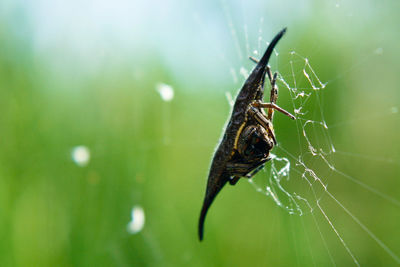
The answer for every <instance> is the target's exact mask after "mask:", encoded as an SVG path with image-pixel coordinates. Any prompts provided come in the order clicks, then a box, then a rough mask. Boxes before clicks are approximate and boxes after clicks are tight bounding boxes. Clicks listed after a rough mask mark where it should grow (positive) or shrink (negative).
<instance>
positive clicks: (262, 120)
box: [248, 106, 276, 144]
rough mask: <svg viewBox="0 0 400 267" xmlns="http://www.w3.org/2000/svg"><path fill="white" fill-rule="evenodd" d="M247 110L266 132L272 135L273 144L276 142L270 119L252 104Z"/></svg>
mask: <svg viewBox="0 0 400 267" xmlns="http://www.w3.org/2000/svg"><path fill="white" fill-rule="evenodd" d="M248 112H249V114H250V115H251V116H252V117H253V118H254V119H255V120H256V121H257V122H258V123H259V124H260V125H261V126H262V127H263V128H264V129H265V130H266V131H267V132H268V134H269V135H270V136H271V137H272V140H273V141H274V144H276V138H275V134H274V130H273V129H272V123H271V121H270V120H268V118H267V117H266V115H265V114H263V113H261V112H260V110H258V109H257V108H255V107H253V106H252V107H251V108H250V109H249V110H248Z"/></svg>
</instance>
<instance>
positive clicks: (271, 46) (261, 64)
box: [257, 28, 286, 68]
mask: <svg viewBox="0 0 400 267" xmlns="http://www.w3.org/2000/svg"><path fill="white" fill-rule="evenodd" d="M285 32H286V28H283V30H281V31H280V32H279V33H278V34H277V35H275V37H274V39H272V41H271V43H270V44H269V46H268V48H267V50H266V51H265V53H264V55H263V56H262V58H261V60H260V61H259V62H258V64H257V67H262V68H264V67H266V66H267V65H268V61H269V58H270V57H271V54H272V51H274V48H275V46H276V44H277V43H278V42H279V40H280V39H281V38H282V36H283V35H284V34H285Z"/></svg>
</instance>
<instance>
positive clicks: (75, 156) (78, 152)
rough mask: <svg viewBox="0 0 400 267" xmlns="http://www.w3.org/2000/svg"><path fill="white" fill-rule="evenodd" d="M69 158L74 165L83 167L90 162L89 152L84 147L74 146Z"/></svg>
mask: <svg viewBox="0 0 400 267" xmlns="http://www.w3.org/2000/svg"><path fill="white" fill-rule="evenodd" d="M71 157H72V160H73V161H74V162H75V163H76V165H78V166H80V167H84V166H86V165H87V164H88V163H89V161H90V150H89V148H87V147H86V146H76V147H74V148H73V149H72V152H71Z"/></svg>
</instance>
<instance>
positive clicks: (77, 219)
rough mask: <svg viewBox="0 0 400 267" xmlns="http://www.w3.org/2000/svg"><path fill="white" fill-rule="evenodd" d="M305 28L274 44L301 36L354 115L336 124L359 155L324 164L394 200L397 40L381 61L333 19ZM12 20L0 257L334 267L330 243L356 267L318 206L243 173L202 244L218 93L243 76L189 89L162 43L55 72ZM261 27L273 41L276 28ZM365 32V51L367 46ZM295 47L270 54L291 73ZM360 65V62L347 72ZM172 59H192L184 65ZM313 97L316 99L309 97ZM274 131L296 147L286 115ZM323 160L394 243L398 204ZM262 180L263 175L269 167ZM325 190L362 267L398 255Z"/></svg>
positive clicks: (295, 181)
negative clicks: (136, 220)
mask: <svg viewBox="0 0 400 267" xmlns="http://www.w3.org/2000/svg"><path fill="white" fill-rule="evenodd" d="M303 23H304V26H302V27H303V29H304V30H303V32H300V33H301V34H295V31H294V30H293V31H292V32H290V34H292V33H293V35H288V41H287V43H284V42H282V46H281V47H280V50H281V51H289V50H290V49H289V48H288V47H294V49H295V50H296V51H297V52H299V53H300V54H302V55H306V56H307V57H308V56H310V61H311V63H312V66H313V67H314V68H315V69H316V70H317V72H318V75H319V77H321V79H323V81H329V83H328V86H329V89H327V90H326V91H324V92H323V94H324V95H323V98H324V103H323V107H324V112H325V119H326V121H327V122H328V125H332V124H333V125H335V124H336V123H337V124H338V125H340V123H343V122H346V121H350V122H351V123H348V124H343V125H342V126H340V127H339V126H337V127H332V129H330V133H331V135H332V139H333V143H334V144H335V145H337V146H338V149H339V150H343V151H348V152H352V153H355V154H357V155H358V154H360V155H361V156H354V157H348V156H346V155H345V154H340V153H339V154H337V155H335V157H334V158H331V159H330V160H332V162H334V163H335V166H337V167H338V169H340V170H343V171H344V172H346V173H349V175H350V176H351V177H356V178H357V179H359V180H361V181H362V182H363V183H366V184H368V185H371V187H372V188H374V189H376V190H379V191H381V192H384V193H385V194H386V195H387V196H390V197H394V198H396V197H397V196H398V194H399V191H398V185H399V182H398V180H397V179H396V178H397V177H398V175H399V166H398V161H397V160H398V158H399V152H398V151H400V150H399V144H398V142H397V141H398V137H397V134H396V133H397V132H398V131H399V124H398V115H396V114H392V115H391V114H390V112H387V111H388V110H390V107H392V106H398V99H399V95H398V90H396V88H397V86H396V84H395V79H393V77H392V76H391V75H394V76H395V73H397V72H395V70H397V68H398V66H397V65H398V64H397V63H396V61H393V60H392V57H391V56H386V54H387V53H386V51H387V50H388V51H389V52H388V54H391V52H392V53H393V54H395V55H394V56H393V57H398V51H397V50H396V49H393V50H391V48H390V46H389V47H388V48H387V50H386V47H385V50H384V51H385V54H384V55H383V56H382V57H379V58H378V57H372V59H370V57H369V53H370V51H373V49H372V48H374V47H376V44H373V45H371V46H370V47H369V46H368V44H365V42H364V43H363V42H362V41H358V40H356V41H354V42H355V43H353V44H348V43H346V44H343V43H342V42H338V43H335V42H332V37H331V36H329V35H328V36H327V35H326V33H325V30H326V29H327V28H328V27H327V26H325V28H324V27H323V26H321V25H320V27H321V28H322V29H321V30H319V31H317V32H316V33H314V32H313V33H311V32H310V30H308V28H312V27H313V26H314V28H317V26H316V24H315V23H314V22H312V21H311V22H309V21H308V22H307V21H304V22H303ZM307 23H308V24H307ZM239 24H240V23H239ZM8 27H9V24H6V23H5V22H4V21H3V22H2V24H1V25H0V32H1V34H0V51H1V52H0V114H1V115H0V138H1V141H0V212H1V216H0V237H1V241H0V263H1V265H2V266H187V265H191V266H192V265H193V266H244V265H246V266H293V265H298V266H310V265H313V264H314V265H317V266H321V265H323V266H325V265H330V264H331V260H330V256H329V253H330V254H332V255H331V257H332V258H333V259H334V262H335V264H336V265H337V266H344V265H348V264H349V263H351V258H350V256H349V255H348V254H347V253H346V251H345V250H344V248H343V246H342V244H341V243H340V240H339V238H338V237H337V236H336V235H335V233H334V232H333V231H332V229H330V226H329V224H327V223H326V220H325V219H324V218H323V217H322V215H321V214H320V213H318V212H315V214H314V215H311V214H307V215H306V216H301V217H300V216H294V215H289V214H288V213H287V212H286V211H284V210H283V209H281V208H279V207H277V206H276V205H275V204H274V203H273V201H272V200H271V199H270V198H267V197H265V196H264V195H262V194H258V193H257V192H256V191H255V190H254V189H253V188H252V187H251V185H250V184H248V183H246V182H244V181H242V182H240V183H239V184H238V186H235V187H228V188H226V189H225V190H224V191H223V192H222V193H221V194H220V195H219V196H218V199H217V201H216V202H215V203H214V206H213V207H212V209H211V210H210V213H209V215H208V218H207V221H206V236H205V241H204V242H203V243H199V242H198V241H197V235H196V227H197V219H198V213H199V210H200V206H201V202H202V197H203V194H204V190H205V182H206V177H207V173H208V167H209V163H210V158H211V156H212V153H213V151H214V148H215V146H216V143H217V141H218V139H219V137H220V135H221V131H222V126H223V125H224V123H225V122H226V119H227V117H228V116H229V109H230V108H229V105H228V103H227V101H226V97H225V94H224V92H226V91H230V92H232V93H233V94H235V90H237V88H239V87H240V83H241V81H239V82H238V83H236V84H234V83H233V82H231V81H224V82H221V81H217V82H214V81H212V80H211V81H207V77H204V76H202V73H200V74H197V78H196V79H192V80H190V81H191V83H190V88H188V79H189V78H188V77H184V78H183V77H180V76H179V75H177V73H176V70H173V69H172V68H171V67H170V65H169V64H170V62H169V61H168V60H167V59H165V58H164V55H162V53H161V52H160V53H159V52H157V51H156V52H153V51H152V52H149V51H137V52H136V54H135V55H127V58H128V59H130V56H132V57H133V59H132V60H133V61H134V62H133V63H129V62H128V61H129V60H128V59H127V60H126V61H124V60H121V59H120V58H117V59H115V61H113V60H112V57H111V59H109V61H108V62H107V60H105V63H108V64H105V66H104V67H103V68H100V69H99V71H98V72H94V73H91V74H87V73H85V72H84V68H83V67H81V66H74V65H73V64H72V65H71V62H73V61H74V59H70V60H71V62H69V64H67V66H62V67H60V68H54V65H52V64H50V63H49V61H48V58H46V57H44V56H43V54H40V53H37V50H35V49H36V48H35V45H34V43H33V42H32V40H31V39H30V37H29V34H28V37H27V38H26V39H24V38H19V37H18V35H17V34H15V32H10V31H8ZM20 27H22V28H23V27H24V25H23V24H22V26H20ZM25 27H27V25H25ZM143 27H144V26H143ZM393 27H394V26H393ZM328 29H329V28H328ZM25 30H27V31H28V32H29V27H28V29H25ZM300 30H301V29H300ZM263 36H264V34H263ZM265 36H266V37H265V38H266V39H268V38H269V37H270V36H272V32H270V31H268V33H265ZM360 36H363V39H362V40H364V41H365V40H366V38H365V36H364V35H361V34H360ZM25 37H26V36H25ZM316 40H317V44H316ZM396 40H398V39H396ZM288 43H290V44H291V45H288ZM360 43H361V44H365V46H366V47H367V48H364V49H366V51H369V52H364V51H361V52H359V53H360V54H361V55H357V53H356V52H357V49H358V47H359V46H360ZM383 43H384V42H383ZM315 46H316V47H318V48H319V50H318V52H315V51H314V50H313V49H314V47H315ZM343 47H346V48H347V49H345V50H343ZM178 48H179V47H178ZM142 52H143V54H142V55H139V54H140V53H142ZM121 53H122V52H121ZM202 53H205V52H204V51H203V52H202ZM286 54H287V53H286ZM286 54H285V53H281V54H280V58H279V64H276V62H273V63H272V64H273V66H274V64H276V65H278V66H279V70H280V71H281V73H282V74H283V75H287V76H288V75H289V74H290V72H288V68H287V67H288V66H287V65H285V63H284V62H287V59H288V58H286V56H285V55H286ZM51 55H53V54H50V57H51ZM366 55H368V57H367V56H366ZM203 56H204V57H207V56H210V55H207V54H204V55H203ZM352 56H353V57H352ZM121 57H122V56H121ZM210 58H212V56H210ZM234 60H237V59H234ZM354 60H356V61H357V62H358V65H357V68H356V69H355V70H352V68H351V67H349V66H352V65H353V61H354ZM364 60H366V63H367V64H365V65H364V63H363V62H364ZM217 61H218V60H216V62H217ZM77 62H79V61H77ZM360 62H361V63H360ZM184 63H185V64H186V65H188V67H187V68H193V72H195V71H196V70H197V69H196V68H195V67H193V66H192V65H191V64H189V63H187V62H184ZM176 64H177V65H183V66H185V64H183V63H182V62H181V61H177V62H176ZM209 64H213V62H210V63H209ZM241 64H246V66H251V65H250V63H247V62H241ZM132 65H133V66H134V67H132ZM194 65H195V64H194ZM343 66H347V67H346V69H345V70H343ZM200 67H204V65H202V66H198V68H200ZM205 67H206V66H205ZM213 68H214V67H213ZM300 70H301V69H300ZM228 71H229V70H228V69H222V70H221V73H215V74H214V75H216V76H218V74H220V75H221V76H223V75H227V73H228ZM348 72H350V74H348ZM371 73H372V74H371ZM375 73H376V75H375ZM203 74H204V73H203ZM379 75H383V76H384V77H385V78H383V79H379ZM193 76H196V75H193ZM224 77H225V76H224ZM336 77H339V78H336ZM158 82H165V83H167V84H171V85H172V86H173V88H174V90H175V98H174V99H173V100H172V101H171V102H169V103H167V102H163V101H162V100H161V98H160V97H159V95H158V93H157V91H156V90H155V85H156V84H157V83H158ZM377 85H379V90H380V91H379V92H378V93H377V92H376V90H377V88H376V87H377ZM281 92H282V94H281V95H280V99H279V104H280V105H281V106H283V107H284V108H290V102H289V101H288V100H289V95H288V93H287V92H285V91H284V90H281ZM386 96H387V97H386ZM372 103H373V107H371V105H372ZM370 107H371V108H370ZM308 108H309V109H310V110H315V109H317V108H318V107H316V106H315V103H310V105H309V106H308ZM381 112H382V113H381ZM371 114H372V118H371V119H369V115H371ZM379 114H383V115H382V116H381V117H379V116H380V115H379ZM374 116H376V117H374ZM353 118H355V120H354V121H352V120H353ZM358 118H361V120H357V119H358ZM372 126H374V127H372ZM275 128H276V132H277V135H278V138H279V140H281V141H282V143H283V145H284V148H285V149H288V150H289V151H292V152H293V151H296V149H298V148H297V140H296V139H297V133H296V129H295V126H294V125H293V124H291V122H289V121H288V120H286V119H285V118H282V117H280V116H276V121H275ZM77 145H85V146H87V147H88V148H89V149H90V151H91V161H90V163H89V164H88V166H86V167H83V168H81V167H79V166H77V165H76V164H74V162H73V161H72V160H71V151H72V149H73V147H75V146H77ZM276 153H282V152H281V151H280V152H279V150H278V151H276ZM296 153H297V152H296ZM296 153H294V154H296ZM362 155H366V156H367V157H366V158H364V157H363V156H362ZM368 157H369V158H368ZM380 157H384V158H388V159H391V160H394V163H388V162H387V161H385V160H382V161H380V160H379V159H380ZM313 167H314V168H315V169H316V170H321V172H322V173H323V174H324V178H326V179H327V180H326V181H327V182H328V184H329V190H330V191H332V192H333V193H334V195H335V197H337V198H338V199H340V201H341V202H342V203H345V205H346V207H348V208H349V210H351V211H352V213H353V214H354V215H355V216H357V217H360V218H361V219H362V221H363V222H366V224H367V226H368V227H369V228H370V229H371V231H372V232H373V233H374V234H376V235H377V236H379V238H381V239H382V240H384V242H385V243H386V244H387V245H388V246H389V247H390V248H391V249H393V250H394V252H395V253H396V254H397V255H398V254H400V251H399V249H398V247H399V246H398V244H399V242H400V239H399V237H398V235H397V233H398V229H397V225H398V222H399V214H400V212H399V207H398V206H396V205H392V204H391V203H390V202H388V201H386V200H385V199H382V198H380V197H377V196H376V195H374V194H371V192H368V191H366V190H365V188H363V187H362V186H360V185H359V184H356V183H352V182H349V181H348V180H346V179H344V178H343V177H342V176H340V175H338V174H337V173H332V172H330V171H329V170H327V168H326V166H324V165H323V163H321V162H318V161H315V162H314V165H313ZM291 176H292V178H291V180H290V181H289V182H284V183H285V186H287V187H288V188H291V189H293V190H294V191H296V188H300V187H301V186H303V187H304V183H303V185H302V181H301V179H300V176H299V175H298V174H296V173H293V174H291ZM256 179H258V180H267V179H268V177H267V174H266V173H260V174H259V175H258V176H257V178H256ZM298 190H306V189H304V188H302V189H298ZM320 201H321V205H323V206H324V209H325V211H327V213H329V215H328V216H329V218H330V219H331V220H332V222H333V223H334V224H335V226H336V227H337V229H339V231H340V233H341V236H343V238H344V240H345V241H346V243H347V244H348V246H349V247H350V248H351V250H352V251H353V253H354V254H355V255H356V256H357V258H358V259H359V261H360V263H361V264H362V265H364V266H376V265H382V264H385V265H386V264H388V265H389V264H393V260H392V259H391V258H390V257H389V256H388V255H387V254H386V253H385V252H384V251H383V249H382V248H381V247H379V246H378V245H377V243H376V242H374V241H373V240H371V238H370V237H369V236H368V235H367V234H366V233H365V232H364V231H363V230H362V229H361V227H360V226H358V225H356V224H354V222H353V221H352V220H351V219H350V218H349V217H348V216H347V215H346V214H345V212H344V211H343V210H342V209H340V208H338V207H337V205H336V204H335V203H333V201H332V200H330V199H329V198H327V197H326V196H323V195H322V196H321V199H320ZM134 205H141V206H142V207H143V208H144V211H145V214H146V224H145V227H144V229H143V231H142V232H140V233H139V234H137V235H130V234H129V233H128V232H127V231H126V227H127V224H128V222H129V221H130V219H131V218H130V211H131V208H132V207H133V206H134ZM313 216H315V217H313ZM315 221H317V222H318V225H316V224H315ZM318 227H319V228H320V229H318ZM320 232H321V233H322V234H323V237H324V240H325V241H326V243H327V246H328V250H327V249H326V248H325V247H324V242H323V241H322V239H321V237H320Z"/></svg>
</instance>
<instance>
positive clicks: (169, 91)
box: [156, 83, 174, 102]
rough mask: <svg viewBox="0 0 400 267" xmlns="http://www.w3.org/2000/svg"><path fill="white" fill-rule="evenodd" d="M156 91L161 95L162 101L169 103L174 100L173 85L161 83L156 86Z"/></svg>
mask: <svg viewBox="0 0 400 267" xmlns="http://www.w3.org/2000/svg"><path fill="white" fill-rule="evenodd" d="M156 90H157V91H158V93H159V94H160V96H161V98H162V100H164V101H166V102H169V101H171V100H172V99H173V98H174V89H173V88H172V86H171V85H168V84H165V83H159V84H157V85H156Z"/></svg>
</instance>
